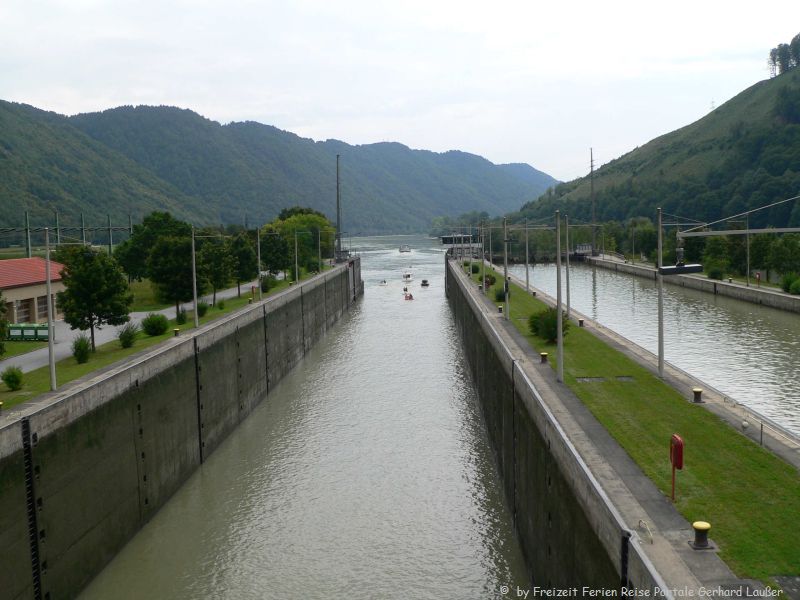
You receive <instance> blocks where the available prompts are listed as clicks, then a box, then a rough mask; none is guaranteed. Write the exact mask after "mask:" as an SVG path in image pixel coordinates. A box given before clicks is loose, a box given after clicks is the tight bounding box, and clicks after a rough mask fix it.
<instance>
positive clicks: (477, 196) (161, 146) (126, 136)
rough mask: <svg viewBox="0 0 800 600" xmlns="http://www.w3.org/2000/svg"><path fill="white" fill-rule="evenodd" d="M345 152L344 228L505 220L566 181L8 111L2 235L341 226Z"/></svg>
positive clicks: (263, 129)
mask: <svg viewBox="0 0 800 600" xmlns="http://www.w3.org/2000/svg"><path fill="white" fill-rule="evenodd" d="M337 154H340V155H341V159H340V173H341V197H342V219H343V228H344V229H345V230H346V231H348V232H349V233H350V234H352V235H356V234H359V233H394V232H397V233H402V232H421V231H426V230H427V228H428V227H429V225H430V222H431V219H432V218H433V217H436V216H441V215H451V216H454V215H458V214H461V213H463V212H466V211H470V210H479V211H486V212H488V213H490V214H501V213H503V212H507V211H509V210H513V209H516V208H518V207H519V206H520V204H522V203H523V202H525V201H526V200H530V199H532V198H535V197H537V196H538V195H539V194H541V193H542V192H543V191H544V190H545V189H546V188H547V187H548V186H551V185H553V184H554V183H556V182H555V180H554V179H553V178H552V177H550V176H548V175H546V174H544V173H541V172H540V171H537V170H536V169H533V168H532V167H530V166H528V165H494V164H492V163H491V162H489V161H487V160H485V159H483V158H481V157H479V156H475V155H472V154H467V153H464V152H457V151H452V152H445V153H434V152H427V151H421V150H411V149H409V148H407V147H405V146H403V145H401V144H393V143H381V144H369V145H364V146H351V145H348V144H346V143H344V142H339V141H336V140H328V141H325V142H315V141H313V140H309V139H304V138H300V137H298V136H296V135H294V134H292V133H288V132H285V131H281V130H279V129H276V128H275V127H271V126H268V125H262V124H259V123H254V122H245V123H231V124H228V125H220V124H219V123H216V122H214V121H210V120H208V119H205V118H203V117H201V116H200V115H198V114H196V113H194V112H191V111H189V110H181V109H177V108H170V107H136V108H134V107H120V108H117V109H112V110H107V111H104V112H102V113H90V114H82V115H77V116H74V117H65V116H62V115H58V114H55V113H51V112H45V111H42V110H39V109H36V108H33V107H30V106H26V105H22V104H15V103H9V102H4V101H0V226H20V225H21V224H22V222H23V211H25V210H29V211H30V212H31V222H32V224H34V225H36V224H46V223H51V222H52V219H53V211H54V210H58V211H59V214H60V216H61V218H62V224H64V223H73V224H74V223H76V222H77V219H78V218H79V213H81V212H83V213H85V214H86V215H87V219H92V220H93V222H97V224H102V223H104V222H105V215H106V214H111V216H112V219H113V220H114V222H115V223H118V224H122V223H127V216H128V214H129V213H131V214H132V215H133V218H134V220H138V219H140V218H141V217H142V216H143V215H145V214H147V213H149V212H151V211H153V210H156V209H161V210H168V211H170V212H172V213H173V214H174V215H175V216H176V217H178V218H181V219H186V220H190V221H192V222H195V223H197V224H198V225H205V224H218V223H238V224H241V223H243V222H244V220H245V219H247V220H248V222H249V223H250V224H251V225H252V224H254V223H257V222H265V221H267V220H271V219H272V218H274V217H275V216H276V215H277V214H278V213H279V212H280V210H281V209H282V208H285V207H288V206H294V205H303V206H309V207H311V208H315V209H317V210H320V211H322V212H323V213H325V214H327V215H328V216H330V217H332V218H334V217H335V212H336V155H337Z"/></svg>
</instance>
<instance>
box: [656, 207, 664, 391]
mask: <svg viewBox="0 0 800 600" xmlns="http://www.w3.org/2000/svg"><path fill="white" fill-rule="evenodd" d="M656 212H657V213H658V269H657V270H656V273H658V275H657V276H656V278H657V280H658V376H659V377H661V378H662V379H663V378H664V276H663V275H662V274H661V268H662V267H663V266H664V264H663V256H662V252H663V241H662V238H663V233H662V231H661V208H658V209H656Z"/></svg>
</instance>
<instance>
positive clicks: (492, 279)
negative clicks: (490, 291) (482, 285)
mask: <svg viewBox="0 0 800 600" xmlns="http://www.w3.org/2000/svg"><path fill="white" fill-rule="evenodd" d="M495 283H497V278H496V277H495V276H494V275H492V274H490V273H487V274H486V287H487V288H490V287H492V286H493V285H494V284H495Z"/></svg>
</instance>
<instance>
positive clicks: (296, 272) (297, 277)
mask: <svg viewBox="0 0 800 600" xmlns="http://www.w3.org/2000/svg"><path fill="white" fill-rule="evenodd" d="M336 167H337V172H338V167H339V155H338V154H337V155H336ZM337 187H338V186H337ZM298 281H300V267H298V265H297V229H295V230H294V282H295V283H297V282H298Z"/></svg>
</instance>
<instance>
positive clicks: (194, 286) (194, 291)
mask: <svg viewBox="0 0 800 600" xmlns="http://www.w3.org/2000/svg"><path fill="white" fill-rule="evenodd" d="M192 298H193V300H194V328H195V329H197V328H198V327H200V316H199V315H198V310H197V259H196V258H195V252H194V225H192ZM175 316H176V317H177V316H178V315H175Z"/></svg>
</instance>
